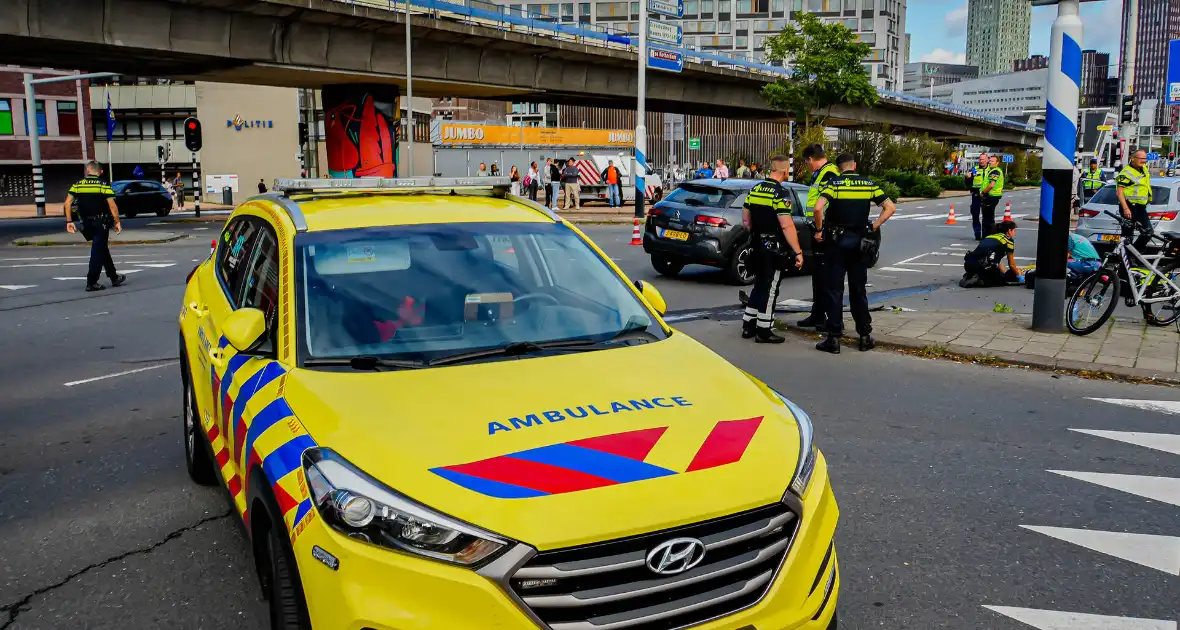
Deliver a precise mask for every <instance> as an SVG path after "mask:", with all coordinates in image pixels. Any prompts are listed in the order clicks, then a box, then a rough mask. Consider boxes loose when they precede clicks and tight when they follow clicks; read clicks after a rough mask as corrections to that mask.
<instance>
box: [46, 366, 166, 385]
mask: <svg viewBox="0 0 1180 630" xmlns="http://www.w3.org/2000/svg"><path fill="white" fill-rule="evenodd" d="M176 363H177V361H169V362H167V363H161V364H160V365H152V366H149V367H142V368H136V369H134V370H127V371H125V372H115V373H114V374H104V375H102V376H95V377H94V378H84V379H82V380H80V381H70V382H69V383H64V385H65V386H66V387H73V386H75V385H85V384H86V383H93V382H95V381H105V380H107V379H108V378H117V377H120V376H127V375H128V374H138V373H139V372H147V371H148V370H158V369H160V368H162V367H168V366H171V365H176Z"/></svg>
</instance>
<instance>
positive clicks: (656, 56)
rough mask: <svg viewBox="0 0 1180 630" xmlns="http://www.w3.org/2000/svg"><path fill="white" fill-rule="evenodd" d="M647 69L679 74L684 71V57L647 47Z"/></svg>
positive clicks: (661, 49) (674, 52)
mask: <svg viewBox="0 0 1180 630" xmlns="http://www.w3.org/2000/svg"><path fill="white" fill-rule="evenodd" d="M647 67H648V68H651V69H653V70H666V71H668V72H680V71H682V70H684V57H683V56H681V55H680V53H678V52H676V51H675V50H666V49H664V48H656V47H655V46H648V47H647Z"/></svg>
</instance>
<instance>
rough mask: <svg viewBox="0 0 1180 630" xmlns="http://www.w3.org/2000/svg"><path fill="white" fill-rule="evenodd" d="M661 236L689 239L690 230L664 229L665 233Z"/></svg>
mask: <svg viewBox="0 0 1180 630" xmlns="http://www.w3.org/2000/svg"><path fill="white" fill-rule="evenodd" d="M660 236H662V237H664V238H668V239H672V240H674V241H687V240H688V232H681V231H680V230H664V233H663V234H661V235H660Z"/></svg>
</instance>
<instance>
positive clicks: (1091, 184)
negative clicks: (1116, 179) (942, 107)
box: [1082, 159, 1106, 203]
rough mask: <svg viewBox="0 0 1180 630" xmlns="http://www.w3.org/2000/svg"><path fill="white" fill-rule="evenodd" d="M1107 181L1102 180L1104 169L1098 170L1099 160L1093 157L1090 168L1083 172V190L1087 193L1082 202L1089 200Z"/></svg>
mask: <svg viewBox="0 0 1180 630" xmlns="http://www.w3.org/2000/svg"><path fill="white" fill-rule="evenodd" d="M1105 183H1106V182H1104V181H1102V171H1100V170H1098V160H1095V159H1091V160H1090V168H1089V170H1087V171H1086V172H1085V173H1083V174H1082V191H1083V193H1085V196H1084V197H1082V203H1086V202H1087V201H1089V200H1090V197H1093V196H1094V195H1095V194H1096V193H1097V192H1098V190H1099V189H1100V188H1102V186H1103V185H1104V184H1105Z"/></svg>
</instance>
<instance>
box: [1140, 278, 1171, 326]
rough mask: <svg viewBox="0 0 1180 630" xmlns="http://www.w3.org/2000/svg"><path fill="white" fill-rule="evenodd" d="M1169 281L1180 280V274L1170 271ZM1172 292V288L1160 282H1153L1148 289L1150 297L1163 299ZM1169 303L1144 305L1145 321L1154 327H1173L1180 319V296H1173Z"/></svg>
mask: <svg viewBox="0 0 1180 630" xmlns="http://www.w3.org/2000/svg"><path fill="white" fill-rule="evenodd" d="M1166 273H1167V275H1168V279H1169V280H1171V281H1172V282H1178V280H1180V273H1178V272H1176V271H1171V270H1168V271H1167V272H1166ZM1171 292H1172V289H1171V287H1169V286H1168V285H1166V284H1164V283H1163V282H1161V281H1159V280H1155V281H1153V283H1152V285H1151V286H1149V287H1148V290H1147V296H1148V297H1162V296H1164V295H1168V294H1169V293H1171ZM1171 297H1172V300H1171V301H1168V302H1156V303H1155V304H1144V305H1143V319H1144V320H1146V321H1147V323H1148V324H1151V325H1152V326H1171V325H1172V324H1174V323H1176V320H1178V319H1180V294H1176V295H1172V296H1171Z"/></svg>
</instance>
